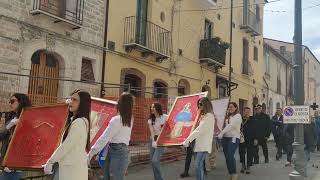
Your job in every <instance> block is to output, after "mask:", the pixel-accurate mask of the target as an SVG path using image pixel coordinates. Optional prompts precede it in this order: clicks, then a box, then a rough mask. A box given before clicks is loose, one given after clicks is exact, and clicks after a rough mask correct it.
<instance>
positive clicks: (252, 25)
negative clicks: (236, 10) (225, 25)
mask: <svg viewBox="0 0 320 180" xmlns="http://www.w3.org/2000/svg"><path fill="white" fill-rule="evenodd" d="M241 29H245V30H246V31H247V32H248V33H252V35H253V36H260V35H261V34H262V21H261V19H260V18H259V16H257V14H255V13H254V12H252V11H251V10H247V12H243V15H242V25H241Z"/></svg>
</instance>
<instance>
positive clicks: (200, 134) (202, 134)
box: [183, 97, 215, 180]
mask: <svg viewBox="0 0 320 180" xmlns="http://www.w3.org/2000/svg"><path fill="white" fill-rule="evenodd" d="M197 105H198V113H199V116H200V118H199V126H198V127H197V128H196V129H195V130H194V131H193V132H192V133H191V134H190V135H189V137H188V138H187V139H186V140H185V141H184V142H183V146H185V147H189V145H190V143H191V142H192V141H193V140H195V147H194V152H195V153H196V179H197V180H204V179H205V174H204V167H203V166H204V164H205V162H204V161H205V159H206V157H207V156H208V154H209V153H211V151H212V140H213V134H214V123H215V118H214V115H213V108H212V104H211V102H210V100H209V98H207V97H203V98H201V99H199V100H198V103H197Z"/></svg>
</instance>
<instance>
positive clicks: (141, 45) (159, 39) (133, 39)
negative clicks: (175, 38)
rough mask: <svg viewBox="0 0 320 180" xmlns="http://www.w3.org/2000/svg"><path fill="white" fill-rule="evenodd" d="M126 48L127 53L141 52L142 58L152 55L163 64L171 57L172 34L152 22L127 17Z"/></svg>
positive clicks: (125, 28) (125, 27) (125, 26)
mask: <svg viewBox="0 0 320 180" xmlns="http://www.w3.org/2000/svg"><path fill="white" fill-rule="evenodd" d="M137 24H138V25H137ZM124 47H125V50H126V51H127V52H131V51H132V50H133V49H134V50H137V51H139V52H141V56H142V57H146V56H149V55H152V56H154V57H155V58H156V60H157V62H162V61H163V60H165V59H168V58H169V57H170V52H171V32H170V31H168V30H166V29H164V28H162V27H160V26H158V25H156V24H154V23H152V22H150V21H146V20H140V19H137V18H136V17H135V16H131V17H126V18H125V24H124Z"/></svg>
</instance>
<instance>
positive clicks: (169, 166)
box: [126, 142, 320, 180]
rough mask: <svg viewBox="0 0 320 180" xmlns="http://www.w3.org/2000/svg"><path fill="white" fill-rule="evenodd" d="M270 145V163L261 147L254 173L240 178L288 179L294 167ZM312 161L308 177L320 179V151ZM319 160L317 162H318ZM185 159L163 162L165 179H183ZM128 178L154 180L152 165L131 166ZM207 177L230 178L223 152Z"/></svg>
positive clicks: (215, 179)
mask: <svg viewBox="0 0 320 180" xmlns="http://www.w3.org/2000/svg"><path fill="white" fill-rule="evenodd" d="M268 147H269V156H270V157H269V159H270V162H269V164H265V163H262V161H263V162H264V158H263V155H262V150H261V149H260V161H261V162H260V163H261V164H258V165H255V166H254V167H252V169H251V171H252V173H251V174H250V175H243V174H240V178H239V179H240V180H286V179H289V176H288V174H289V173H290V172H292V170H293V168H292V167H284V164H285V159H286V156H285V155H284V156H283V157H282V160H281V161H276V160H275V147H274V143H272V142H270V143H269V144H268ZM311 159H312V160H311V162H310V163H309V164H308V168H307V169H308V175H309V177H308V179H309V180H320V171H319V170H320V167H319V169H317V168H313V167H312V165H313V164H319V162H320V153H314V154H312V158H311ZM237 162H239V156H238V153H237ZM316 162H317V163H316ZM239 167H240V164H239V163H238V166H237V169H238V171H239ZM183 168H184V161H175V162H172V163H164V164H162V172H163V176H164V180H176V179H181V178H180V177H179V175H180V173H181V172H182V171H183ZM189 173H190V175H191V177H189V178H184V180H194V179H195V172H194V161H193V162H192V166H191V168H190V172H189ZM126 179H127V180H153V174H152V169H151V165H141V166H134V167H130V168H129V174H128V176H127V177H126ZM206 179H214V180H228V174H227V169H226V165H225V159H224V156H223V153H222V152H219V154H218V164H217V168H216V169H215V170H214V171H212V172H209V173H208V175H207V177H206Z"/></svg>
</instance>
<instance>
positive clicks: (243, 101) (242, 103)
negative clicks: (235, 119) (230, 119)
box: [239, 99, 247, 116]
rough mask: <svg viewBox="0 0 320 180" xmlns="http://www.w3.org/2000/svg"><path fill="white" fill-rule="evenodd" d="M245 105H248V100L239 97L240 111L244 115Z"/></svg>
mask: <svg viewBox="0 0 320 180" xmlns="http://www.w3.org/2000/svg"><path fill="white" fill-rule="evenodd" d="M245 107H247V100H244V99H239V111H240V114H241V116H243V111H244V108H245Z"/></svg>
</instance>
